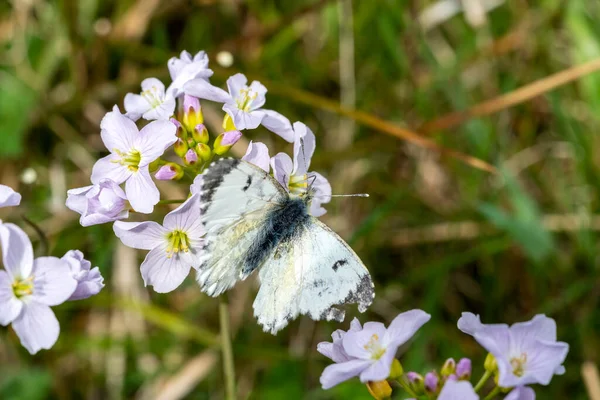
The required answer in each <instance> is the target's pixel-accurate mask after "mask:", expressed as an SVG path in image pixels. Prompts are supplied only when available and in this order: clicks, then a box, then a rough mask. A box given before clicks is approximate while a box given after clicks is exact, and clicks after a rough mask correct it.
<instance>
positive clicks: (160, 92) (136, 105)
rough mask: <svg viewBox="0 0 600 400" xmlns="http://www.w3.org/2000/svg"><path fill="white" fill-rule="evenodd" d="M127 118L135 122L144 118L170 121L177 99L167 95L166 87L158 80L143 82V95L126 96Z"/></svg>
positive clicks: (145, 80)
mask: <svg viewBox="0 0 600 400" xmlns="http://www.w3.org/2000/svg"><path fill="white" fill-rule="evenodd" d="M125 111H127V114H126V115H127V117H128V118H131V119H132V120H134V121H137V120H138V119H140V117H143V118H144V119H147V120H149V121H151V120H155V119H160V120H168V119H169V118H171V115H173V112H174V111H175V98H174V97H173V96H171V95H170V94H168V93H167V94H165V85H163V83H162V82H161V81H159V80H158V79H156V78H147V79H144V80H143V81H142V93H140V94H133V93H127V94H126V95H125Z"/></svg>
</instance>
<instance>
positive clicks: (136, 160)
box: [112, 149, 142, 172]
mask: <svg viewBox="0 0 600 400" xmlns="http://www.w3.org/2000/svg"><path fill="white" fill-rule="evenodd" d="M113 152H114V153H116V154H118V155H119V157H121V159H120V160H112V162H115V163H119V164H121V165H123V166H125V167H127V168H128V169H129V170H130V171H132V172H137V171H138V169H140V161H141V160H142V153H140V152H139V151H137V150H130V151H129V152H128V153H124V152H122V151H120V150H117V149H114V150H113Z"/></svg>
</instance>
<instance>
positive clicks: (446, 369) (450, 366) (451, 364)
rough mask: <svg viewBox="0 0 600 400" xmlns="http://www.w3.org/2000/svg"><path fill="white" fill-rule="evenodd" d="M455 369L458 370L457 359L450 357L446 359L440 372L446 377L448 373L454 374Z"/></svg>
mask: <svg viewBox="0 0 600 400" xmlns="http://www.w3.org/2000/svg"><path fill="white" fill-rule="evenodd" d="M455 370H456V361H454V359H453V358H449V359H447V360H446V362H445V363H444V365H443V366H442V369H441V370H440V374H441V375H442V376H443V377H446V376H448V375H451V374H453V373H454V371H455Z"/></svg>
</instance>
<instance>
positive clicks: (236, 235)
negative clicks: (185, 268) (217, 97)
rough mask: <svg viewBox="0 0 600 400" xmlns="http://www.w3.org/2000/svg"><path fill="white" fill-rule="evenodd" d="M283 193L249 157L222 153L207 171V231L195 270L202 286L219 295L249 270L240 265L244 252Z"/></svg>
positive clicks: (203, 186) (203, 190)
mask: <svg viewBox="0 0 600 400" xmlns="http://www.w3.org/2000/svg"><path fill="white" fill-rule="evenodd" d="M287 199H288V194H287V192H286V191H285V190H284V189H283V188H282V187H281V185H280V184H279V183H278V182H277V181H276V180H275V179H273V178H272V177H271V176H270V175H269V174H267V173H266V172H265V171H264V170H262V169H260V168H258V167H256V166H255V165H253V164H250V163H248V162H245V161H241V160H236V159H222V160H219V161H217V162H215V163H213V164H212V165H211V166H210V167H209V168H208V169H207V170H206V171H205V173H204V174H203V175H202V179H201V183H200V201H201V204H202V209H201V217H200V218H201V220H202V224H203V225H204V227H205V228H206V231H207V233H206V236H205V246H204V248H203V252H202V256H201V258H200V261H201V265H200V267H199V269H198V275H197V280H198V283H199V284H200V287H201V289H202V291H204V292H205V293H207V294H209V295H210V296H217V295H219V294H221V293H222V292H224V291H225V290H227V289H229V288H230V287H232V286H233V285H234V284H235V283H236V282H237V281H238V280H242V279H245V278H246V277H247V276H248V275H249V274H250V273H251V272H252V271H248V270H244V268H243V264H244V261H245V257H246V255H247V253H248V251H249V250H250V248H251V247H252V245H253V244H254V243H255V242H256V241H257V238H258V235H260V234H261V228H263V223H264V220H265V216H266V215H267V214H268V213H269V212H270V211H271V210H272V209H273V208H274V207H280V206H281V204H282V203H283V202H284V201H285V200H287Z"/></svg>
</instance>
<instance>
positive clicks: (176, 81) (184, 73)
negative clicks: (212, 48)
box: [167, 50, 213, 97]
mask: <svg viewBox="0 0 600 400" xmlns="http://www.w3.org/2000/svg"><path fill="white" fill-rule="evenodd" d="M167 66H168V67H169V74H171V79H172V80H173V83H171V85H169V88H168V89H167V93H169V94H171V95H172V96H173V97H178V96H180V95H181V94H183V90H182V89H183V86H184V85H185V84H186V83H188V82H189V81H190V80H192V79H196V78H198V79H206V80H207V79H208V78H210V77H211V76H212V74H213V71H212V70H211V69H209V68H208V56H207V55H206V52H204V51H199V52H198V53H196V55H195V56H194V57H192V55H191V54H190V53H189V52H187V51H185V50H184V51H182V52H181V56H180V57H179V58H177V57H172V58H171V59H169V62H168V63H167Z"/></svg>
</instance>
